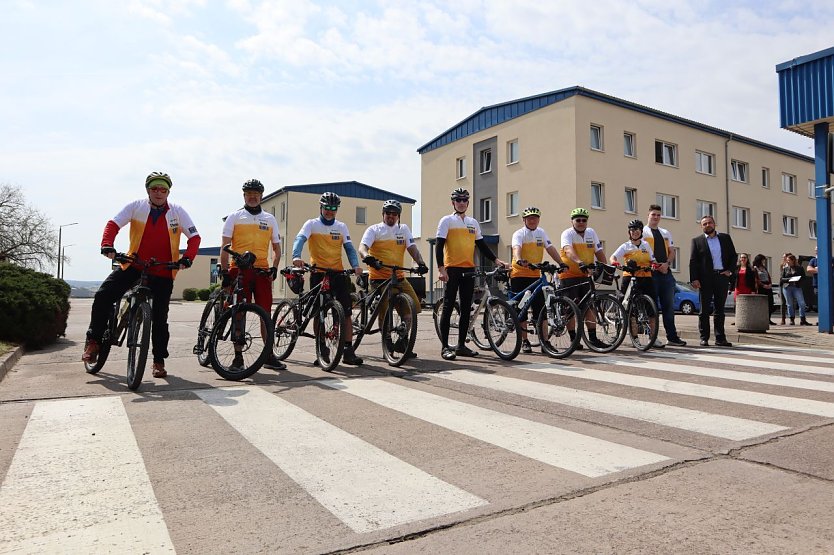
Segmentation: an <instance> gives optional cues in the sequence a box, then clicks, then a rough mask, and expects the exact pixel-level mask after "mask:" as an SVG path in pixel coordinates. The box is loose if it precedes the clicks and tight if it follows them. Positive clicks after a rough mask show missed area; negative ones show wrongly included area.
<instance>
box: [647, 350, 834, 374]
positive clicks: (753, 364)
mask: <svg viewBox="0 0 834 555" xmlns="http://www.w3.org/2000/svg"><path fill="white" fill-rule="evenodd" d="M731 354H732V353H730V352H728V353H727V356H723V357H722V356H718V355H701V354H698V353H678V352H676V353H658V352H653V353H651V355H650V356H651V357H653V358H673V359H675V360H693V361H697V362H712V363H715V364H720V365H721V366H744V367H747V368H756V369H757V370H762V369H766V370H783V371H786V372H805V373H807V374H821V375H824V376H834V367H830V366H810V365H802V364H796V363H790V362H770V361H764V360H748V359H744V358H740V357H738V356H731ZM787 357H788V355H786V358H787Z"/></svg>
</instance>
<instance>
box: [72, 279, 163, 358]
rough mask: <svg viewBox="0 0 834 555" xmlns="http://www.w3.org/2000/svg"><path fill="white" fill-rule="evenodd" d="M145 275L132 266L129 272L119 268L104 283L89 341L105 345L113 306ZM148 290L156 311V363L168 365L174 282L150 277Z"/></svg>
mask: <svg viewBox="0 0 834 555" xmlns="http://www.w3.org/2000/svg"><path fill="white" fill-rule="evenodd" d="M141 275H142V272H140V271H139V270H137V269H136V268H133V267H129V268H128V269H127V270H122V269H121V268H117V269H116V270H114V271H113V273H111V274H110V275H109V276H107V279H105V280H104V282H103V283H102V284H101V287H99V289H98V291H96V296H95V298H94V299H93V309H92V311H91V314H90V327H89V329H88V330H87V338H88V339H93V340H95V341H98V342H101V336H102V335H104V330H105V328H106V327H107V318H108V317H109V316H110V310H111V309H112V307H113V303H115V302H116V301H118V300H119V299H121V298H122V295H124V294H125V293H126V292H127V290H128V289H130V288H131V287H133V286H134V285H135V284H136V282H137V281H139V277H140V276H141ZM148 287H150V289H151V293H152V295H153V303H151V304H152V305H153V310H152V318H151V345H152V347H153V361H154V362H164V361H165V359H166V358H168V339H169V338H170V334H169V333H168V305H169V304H170V302H171V292H172V291H173V289H174V280H173V279H171V278H164V277H159V276H148Z"/></svg>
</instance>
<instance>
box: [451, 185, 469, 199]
mask: <svg viewBox="0 0 834 555" xmlns="http://www.w3.org/2000/svg"><path fill="white" fill-rule="evenodd" d="M450 198H451V199H452V200H455V199H459V200H469V191H467V190H466V189H464V188H463V187H458V188H457V189H455V190H454V191H452V194H451V195H450Z"/></svg>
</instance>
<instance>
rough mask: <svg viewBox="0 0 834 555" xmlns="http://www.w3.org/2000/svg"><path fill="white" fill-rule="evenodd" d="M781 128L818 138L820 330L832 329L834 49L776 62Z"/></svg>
mask: <svg viewBox="0 0 834 555" xmlns="http://www.w3.org/2000/svg"><path fill="white" fill-rule="evenodd" d="M776 73H777V74H778V75H779V115H780V122H781V126H782V127H783V128H784V129H789V130H791V131H794V132H796V133H799V134H800V135H805V136H806V137H812V138H813V139H814V164H815V169H816V172H815V174H816V183H817V194H816V208H817V251H818V252H817V258H818V261H819V263H818V269H819V279H818V284H819V288H818V290H819V293H818V294H819V297H818V299H817V305H818V306H819V317H820V318H819V324H818V325H819V331H820V332H826V333H831V332H832V316H834V295H832V265H831V263H830V261H831V260H833V259H832V252H831V250H832V249H831V190H832V187H831V170H832V168H833V167H834V160H832V157H834V153H832V148H831V142H832V140H831V136H830V133H831V127H830V126H831V124H832V123H834V47H832V48H828V49H826V50H821V51H819V52H815V53H813V54H809V55H807V56H802V57H799V58H795V59H793V60H790V61H788V62H785V63H782V64H779V65H777V66H776Z"/></svg>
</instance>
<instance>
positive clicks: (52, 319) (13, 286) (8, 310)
mask: <svg viewBox="0 0 834 555" xmlns="http://www.w3.org/2000/svg"><path fill="white" fill-rule="evenodd" d="M69 295H70V286H69V284H67V283H66V282H65V281H63V280H59V279H55V278H53V277H52V276H49V275H47V274H44V273H41V272H36V271H35V270H30V269H28V268H22V267H20V266H16V265H14V264H0V314H2V315H3V317H2V318H0V339H2V340H5V341H12V342H14V343H23V344H24V345H26V347H27V348H29V349H39V348H41V347H43V346H44V345H49V344H50V343H54V342H55V340H56V339H58V337H59V336H61V335H64V334H65V332H66V330H67V316H68V315H69Z"/></svg>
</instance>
